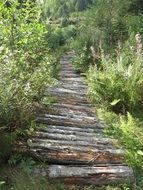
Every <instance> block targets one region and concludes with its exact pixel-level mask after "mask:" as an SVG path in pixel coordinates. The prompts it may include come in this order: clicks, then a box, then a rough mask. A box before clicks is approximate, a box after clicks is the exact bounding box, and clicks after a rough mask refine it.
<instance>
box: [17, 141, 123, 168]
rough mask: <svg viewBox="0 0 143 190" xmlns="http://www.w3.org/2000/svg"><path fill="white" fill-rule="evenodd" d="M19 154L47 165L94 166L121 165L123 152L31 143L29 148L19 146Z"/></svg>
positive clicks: (109, 149)
mask: <svg viewBox="0 0 143 190" xmlns="http://www.w3.org/2000/svg"><path fill="white" fill-rule="evenodd" d="M20 152H23V153H24V152H25V153H28V154H30V155H31V156H33V157H36V158H37V159H40V160H42V161H47V162H49V163H56V164H58V163H60V164H74V165H78V164H80V165H95V164H122V163H123V162H124V153H125V152H124V151H123V150H121V149H111V148H105V147H101V146H100V147H98V148H92V147H90V146H89V147H83V146H73V145H52V144H50V143H45V142H44V143H41V142H31V144H30V146H29V147H28V146H25V147H24V146H23V147H22V146H21V147H20Z"/></svg>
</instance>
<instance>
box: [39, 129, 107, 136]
mask: <svg viewBox="0 0 143 190" xmlns="http://www.w3.org/2000/svg"><path fill="white" fill-rule="evenodd" d="M65 128H66V127H65ZM40 131H43V132H46V133H49V134H64V135H76V136H84V137H89V138H90V137H95V136H96V137H97V136H99V137H101V136H103V135H102V134H101V133H98V134H97V133H89V132H85V131H74V130H69V128H67V129H58V128H50V127H47V128H43V129H40Z"/></svg>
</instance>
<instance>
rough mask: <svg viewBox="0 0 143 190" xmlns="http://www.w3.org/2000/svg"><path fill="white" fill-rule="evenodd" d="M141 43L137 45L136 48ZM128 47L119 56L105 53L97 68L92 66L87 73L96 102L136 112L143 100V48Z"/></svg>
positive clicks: (90, 89) (114, 108)
mask: <svg viewBox="0 0 143 190" xmlns="http://www.w3.org/2000/svg"><path fill="white" fill-rule="evenodd" d="M137 47H138V48H139V44H136V48H137ZM138 51H140V50H139V49H138V50H137V49H135V47H134V50H132V49H130V47H129V46H126V47H124V48H123V51H121V49H120V50H119V51H118V52H117V57H116V58H114V57H113V58H112V57H110V56H104V54H103V55H102V60H101V65H102V67H101V68H100V69H98V68H97V67H96V66H92V67H90V69H89V72H88V74H87V81H88V84H89V96H90V98H91V99H92V100H93V102H95V103H97V104H101V103H103V102H104V104H105V105H106V106H107V107H108V108H111V109H113V110H114V111H116V112H117V113H119V112H122V113H125V112H126V111H133V110H134V109H135V108H136V107H139V106H140V105H141V104H142V101H143V90H142V86H143V70H142V65H143V62H142V50H141V52H138Z"/></svg>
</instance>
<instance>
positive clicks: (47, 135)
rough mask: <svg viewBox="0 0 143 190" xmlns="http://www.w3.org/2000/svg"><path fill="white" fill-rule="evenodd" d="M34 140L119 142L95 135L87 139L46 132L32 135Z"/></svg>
mask: <svg viewBox="0 0 143 190" xmlns="http://www.w3.org/2000/svg"><path fill="white" fill-rule="evenodd" d="M32 137H33V138H40V139H49V140H64V141H84V142H89V143H96V144H105V145H108V144H111V145H112V144H115V142H117V141H116V140H114V139H110V138H103V137H102V136H100V137H99V135H97V136H96V135H95V137H90V138H88V137H85V136H77V135H64V134H50V133H46V132H42V131H41V132H40V131H37V132H35V133H34V134H33V135H32Z"/></svg>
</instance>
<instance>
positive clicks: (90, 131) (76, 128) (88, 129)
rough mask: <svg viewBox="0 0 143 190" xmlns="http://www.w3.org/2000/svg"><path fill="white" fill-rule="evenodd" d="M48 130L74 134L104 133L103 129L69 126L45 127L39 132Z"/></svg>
mask: <svg viewBox="0 0 143 190" xmlns="http://www.w3.org/2000/svg"><path fill="white" fill-rule="evenodd" d="M47 129H61V130H65V131H73V132H86V133H97V132H98V133H102V132H103V129H97V128H96V129H95V128H94V129H93V128H87V127H69V126H55V125H48V126H47V125H45V126H44V127H42V128H39V131H46V130H47Z"/></svg>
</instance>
